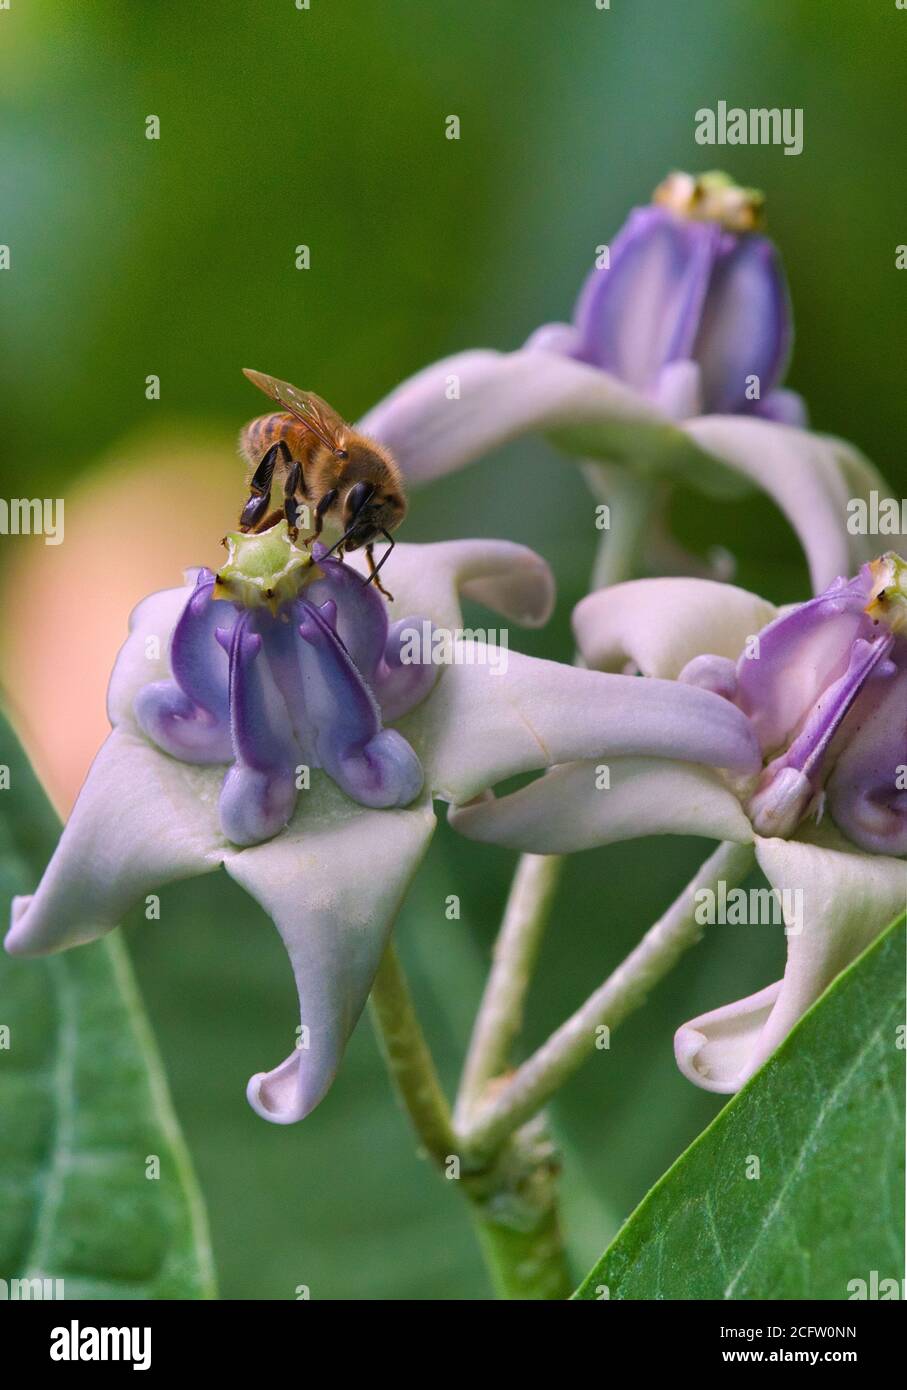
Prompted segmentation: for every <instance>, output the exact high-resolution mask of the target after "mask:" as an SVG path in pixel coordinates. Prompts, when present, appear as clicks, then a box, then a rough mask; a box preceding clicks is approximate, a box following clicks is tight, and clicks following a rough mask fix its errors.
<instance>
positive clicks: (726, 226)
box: [362, 174, 884, 592]
mask: <svg viewBox="0 0 907 1390" xmlns="http://www.w3.org/2000/svg"><path fill="white" fill-rule="evenodd" d="M760 210H761V204H760V203H759V201H758V197H757V195H754V194H753V193H752V191H751V190H744V189H739V188H737V187H736V186H735V185H733V184H732V183H731V182H730V180H728V179H726V178H725V177H724V176H722V175H714V174H713V175H703V176H700V177H699V178H698V179H694V178H692V177H691V176H689V175H686V174H674V175H671V177H670V178H669V179H668V180H667V181H666V182H665V183H664V184H663V185H662V186H661V188H660V189H658V190H656V194H655V203H654V205H652V206H650V207H643V208H637V209H635V210H634V211H633V212H632V213H631V214H630V217H629V219H628V220H627V222H626V223H625V225H624V227H623V228H622V230H621V231H620V232H619V233H618V235H617V236H616V237H615V238H614V240H613V242H612V244H611V247H610V256H609V264H608V265H607V266H602V268H600V269H594V270H593V271H592V272H591V273H590V275H589V277H588V279H587V281H586V283H585V285H584V287H583V290H582V292H581V294H580V297H579V301H578V303H577V307H576V312H575V315H574V320H573V322H572V323H570V324H563V323H561V324H546V325H545V326H543V327H542V328H539V329H538V330H536V332H535V333H533V334H532V335H531V336H530V338H529V340H528V342H527V343H526V344H525V346H524V347H522V348H520V349H518V350H517V351H515V352H503V353H502V352H495V351H489V350H474V351H468V352H463V353H458V354H456V355H454V356H452V357H448V358H445V359H443V360H442V361H440V362H436V363H434V364H433V365H431V366H429V367H426V368H425V369H424V370H423V371H421V372H418V373H417V374H416V375H415V376H413V377H411V378H410V379H409V380H408V381H405V382H403V383H402V385H400V386H398V387H397V388H396V390H394V391H392V392H391V394H390V395H389V396H387V397H386V398H385V399H384V400H383V401H381V402H379V403H378V405H376V406H374V407H373V408H372V410H370V411H369V412H368V414H367V415H366V416H365V418H364V419H363V421H362V429H363V430H364V431H365V432H366V433H368V434H369V435H371V436H373V437H374V438H376V439H379V440H381V442H382V443H383V444H385V445H386V446H387V447H388V448H390V449H391V450H393V452H394V454H395V456H396V457H397V459H398V461H399V462H400V464H401V466H402V467H403V470H404V472H405V473H406V474H407V476H408V477H409V478H410V479H411V480H413V481H415V482H422V481H429V480H431V479H432V478H436V477H439V476H441V475H443V474H445V473H449V472H451V471H453V470H455V469H458V468H462V467H464V466H466V465H467V464H469V463H472V462H474V461H475V460H476V459H478V458H480V457H482V456H483V455H484V454H486V453H488V452H490V451H492V450H494V449H496V448H498V447H499V446H501V445H503V444H505V443H507V442H508V441H510V440H513V439H516V438H519V437H521V436H523V435H526V434H529V433H533V432H536V431H537V432H540V433H542V434H545V435H547V436H548V437H549V438H550V439H551V440H552V441H553V442H554V443H555V444H557V445H558V446H559V447H560V448H562V449H564V450H565V451H566V452H568V453H570V454H573V455H575V456H577V457H579V458H582V459H584V460H586V461H592V462H593V464H597V465H598V466H599V469H601V467H602V466H607V467H609V468H610V467H611V466H616V467H618V468H621V467H622V468H625V469H629V470H633V471H635V472H637V473H639V474H641V475H643V476H645V477H648V478H650V479H671V478H675V477H679V478H681V479H683V480H684V481H686V482H687V483H689V484H691V485H693V486H695V487H697V488H700V489H702V490H704V491H705V492H707V493H712V494H714V495H717V496H728V495H739V494H740V492H741V491H743V492H745V491H746V490H747V489H748V488H749V487H750V486H751V485H755V486H756V487H759V488H762V489H763V490H764V491H765V492H767V493H768V494H769V496H771V497H772V498H773V499H774V501H775V502H776V503H777V505H778V507H779V508H780V509H781V511H782V512H783V513H784V515H785V516H786V517H787V519H788V521H789V522H790V524H791V526H792V527H793V529H794V531H795V532H796V533H797V535H798V537H799V538H800V541H801V544H802V546H803V549H804V551H805V554H806V557H807V560H808V562H809V567H810V573H811V577H812V581H813V585H814V588H815V590H816V591H817V592H818V591H821V590H822V589H823V588H825V587H826V586H827V585H828V584H829V583H830V582H831V580H832V579H833V578H834V577H835V575H837V574H841V573H850V572H852V571H853V570H854V569H855V568H857V567H858V566H859V565H860V564H862V563H864V562H865V561H866V560H868V559H870V558H871V551H870V549H869V548H868V543H867V541H866V539H865V538H863V537H859V536H852V535H851V534H850V533H849V531H848V529H847V504H848V501H850V500H851V499H852V498H853V497H868V495H869V493H870V491H871V490H872V489H873V488H876V489H879V488H880V487H881V488H882V489H884V483H883V482H882V480H881V479H880V477H879V475H878V473H877V472H876V471H875V469H874V468H873V467H872V466H871V465H870V464H869V463H868V462H867V460H866V459H865V458H863V457H862V455H860V454H859V453H858V452H857V451H856V450H855V449H853V448H852V447H851V446H850V445H849V444H846V443H844V442H843V441H842V440H839V439H834V438H831V437H828V436H824V435H818V434H814V433H811V432H809V431H807V430H806V429H803V428H801V426H802V425H804V424H805V419H806V415H805V409H804V407H803V404H802V402H801V401H800V398H799V397H798V396H795V395H794V394H793V393H792V392H790V391H787V390H785V389H783V388H782V386H781V384H780V383H781V381H782V380H783V376H784V371H785V368H786V365H787V360H788V356H789V353H790V346H791V342H792V336H793V329H792V319H791V311H790V303H789V296H788V291H787V284H786V280H785V277H784V272H783V270H782V267H781V263H780V260H779V257H778V253H777V250H776V248H775V246H774V245H773V243H772V242H771V241H770V240H768V239H767V238H766V237H765V236H764V235H762V234H760V233H759V232H758V231H757V230H754V228H755V227H756V226H757V225H758V214H759V212H760ZM609 476H610V475H609V474H606V475H605V480H606V481H605V486H604V488H603V491H604V492H605V493H607V492H608V486H609V484H608V483H607V478H608V477H609ZM597 490H598V489H597Z"/></svg>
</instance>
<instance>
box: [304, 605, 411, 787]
mask: <svg viewBox="0 0 907 1390" xmlns="http://www.w3.org/2000/svg"><path fill="white" fill-rule="evenodd" d="M296 613H297V615H298V617H299V633H300V636H301V637H302V639H303V641H304V642H306V643H307V644H308V647H309V652H308V653H307V654H306V658H305V660H304V661H303V668H302V669H303V683H304V694H305V702H306V708H307V709H308V711H309V712H310V715H311V719H312V725H313V728H314V730H315V746H316V753H317V758H318V762H319V764H320V765H321V767H323V768H324V769H325V771H326V772H327V773H329V775H330V776H331V777H332V778H333V779H334V781H335V782H336V783H337V784H338V786H340V787H342V788H343V790H344V791H345V792H346V793H347V795H348V796H351V797H352V798H353V799H354V800H355V801H358V802H359V803H360V805H363V806H374V807H383V806H407V805H409V803H410V802H411V801H413V800H414V799H415V797H416V796H418V794H419V792H420V790H421V788H422V782H423V775H422V766H421V764H420V762H419V759H418V758H417V757H416V754H415V753H414V752H413V750H412V748H411V747H410V746H409V744H408V743H407V742H406V740H405V739H404V738H403V736H402V735H401V734H398V733H397V732H396V730H393V729H382V728H381V715H380V710H379V708H378V705H377V703H376V701H375V698H374V696H373V695H372V693H371V692H370V691H369V689H368V687H367V686H366V685H365V683H364V681H363V680H362V677H361V676H360V675H359V672H358V671H357V669H356V667H355V665H354V664H353V661H352V659H351V657H350V654H349V652H348V651H347V650H346V648H345V647H344V645H343V643H342V642H341V641H340V639H339V637H338V636H337V633H336V632H335V631H334V630H333V628H332V627H331V625H330V623H329V622H328V621H327V620H326V619H325V617H324V615H323V614H322V612H321V610H320V609H318V608H315V607H314V606H313V605H312V604H310V603H307V602H306V601H304V600H303V601H300V602H299V603H298V604H297V605H296Z"/></svg>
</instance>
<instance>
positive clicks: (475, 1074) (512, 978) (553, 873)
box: [455, 854, 564, 1127]
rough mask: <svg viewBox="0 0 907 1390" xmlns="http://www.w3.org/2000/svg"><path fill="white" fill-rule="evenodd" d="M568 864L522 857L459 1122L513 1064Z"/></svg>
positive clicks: (550, 857) (472, 1047) (466, 1074)
mask: <svg viewBox="0 0 907 1390" xmlns="http://www.w3.org/2000/svg"><path fill="white" fill-rule="evenodd" d="M563 864H564V860H563V856H561V855H559V854H524V855H522V856H521V857H520V861H519V864H518V865H517V870H516V874H515V875H514V879H513V884H512V886H511V889H510V896H509V897H508V899H507V907H506V908H505V911H504V919H503V921H502V923H501V930H500V932H499V933H498V939H497V941H496V943H495V948H494V961H493V964H492V967H491V972H490V974H489V977H488V983H487V985H486V986H485V993H484V995H483V998H482V1003H481V1006H480V1008H479V1013H478V1016H477V1018H476V1023H475V1027H474V1029H473V1034H472V1039H471V1041H470V1044H469V1052H468V1054H467V1057H466V1064H465V1066H464V1068H463V1076H462V1079H461V1081H460V1090H459V1094H458V1096H457V1108H456V1112H455V1113H456V1121H457V1125H458V1126H459V1127H462V1126H463V1125H465V1124H466V1123H467V1121H468V1118H469V1114H470V1112H471V1110H472V1109H473V1108H474V1107H475V1105H476V1104H478V1102H479V1101H480V1099H481V1097H482V1094H483V1092H484V1090H485V1087H486V1086H487V1085H488V1083H489V1081H491V1080H492V1079H493V1078H494V1077H496V1076H500V1074H501V1072H503V1071H505V1070H506V1068H507V1065H508V1062H509V1059H510V1048H511V1045H512V1043H513V1041H514V1039H515V1038H516V1036H517V1034H518V1033H519V1031H520V1028H521V1027H522V1023H523V1002H524V1000H525V997H526V992H527V990H528V988H529V981H530V979H531V977H532V971H533V969H534V967H535V962H536V959H537V957H538V952H539V947H540V946H541V942H542V936H543V934H544V931H545V926H546V924H547V922H548V917H549V913H550V911H551V905H552V903H553V901H554V895H555V892H556V890H557V885H558V881H559V879H560V876H561V870H562V868H563Z"/></svg>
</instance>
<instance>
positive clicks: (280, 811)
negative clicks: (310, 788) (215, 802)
mask: <svg viewBox="0 0 907 1390" xmlns="http://www.w3.org/2000/svg"><path fill="white" fill-rule="evenodd" d="M253 621H254V619H253V615H252V614H250V613H243V614H242V615H241V616H240V618H239V620H238V621H237V623H236V624H235V626H234V628H233V631H232V633H231V634H224V635H223V636H221V634H220V633H218V637H219V639H220V640H221V641H222V642H223V643H224V644H225V645H226V644H227V643H229V652H230V710H231V718H232V732H233V751H234V754H235V758H236V761H235V763H234V765H233V767H232V768H230V770H229V772H228V773H227V775H226V777H225V778H224V785H223V789H222V791H221V797H220V820H221V825H222V826H223V831H224V834H225V835H226V836H227V838H228V839H230V840H232V841H233V843H234V844H237V845H253V844H258V843H259V842H260V841H262V840H266V839H269V838H270V837H271V836H272V835H276V834H277V832H278V831H279V830H280V829H282V827H283V826H285V825H286V823H287V821H288V820H289V819H290V816H291V815H292V814H293V809H294V807H295V805H296V776H295V772H296V764H297V762H298V761H299V750H298V748H297V746H296V744H295V742H294V741H293V739H292V737H291V735H290V730H289V721H288V719H287V711H286V706H285V704H284V702H283V699H282V697H281V695H280V692H279V691H278V690H277V687H276V685H275V684H274V680H273V677H272V676H271V674H270V670H269V668H268V664H267V662H266V661H265V660H263V659H260V653H261V646H262V639H261V636H260V634H259V633H258V632H256V631H254V630H253Z"/></svg>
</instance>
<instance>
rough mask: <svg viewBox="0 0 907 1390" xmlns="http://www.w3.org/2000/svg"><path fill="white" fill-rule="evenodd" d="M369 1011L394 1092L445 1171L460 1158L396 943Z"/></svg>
mask: <svg viewBox="0 0 907 1390" xmlns="http://www.w3.org/2000/svg"><path fill="white" fill-rule="evenodd" d="M369 1007H370V1009H371V1012H372V1018H373V1021H374V1024H375V1028H376V1030H377V1033H378V1039H379V1041H380V1044H381V1050H382V1052H383V1054H384V1060H385V1062H386V1064H387V1069H388V1071H389V1072H390V1076H391V1080H392V1081H393V1083H394V1088H395V1090H396V1091H397V1094H398V1096H399V1098H400V1101H401V1103H402V1105H403V1107H404V1109H405V1110H406V1113H407V1114H408V1115H409V1118H410V1120H411V1121H412V1124H413V1127H414V1129H415V1131H416V1133H417V1134H418V1136H419V1139H420V1140H421V1142H422V1146H423V1148H424V1150H425V1152H426V1154H427V1155H428V1156H429V1158H431V1159H432V1160H433V1161H434V1162H435V1163H436V1164H438V1166H439V1167H441V1168H443V1167H444V1165H445V1163H446V1162H447V1161H448V1159H449V1158H450V1157H451V1156H452V1155H455V1154H456V1153H457V1152H458V1146H457V1141H456V1139H455V1138H454V1132H453V1126H452V1123H451V1115H450V1107H449V1106H448V1104H447V1098H446V1096H445V1095H444V1092H443V1090H442V1088H441V1082H440V1081H439V1079H438V1073H437V1071H436V1070H435V1064H434V1061H433V1059H432V1055H431V1053H430V1052H429V1050H428V1044H427V1043H426V1041H425V1037H424V1034H423V1032H422V1028H421V1025H420V1023H419V1020H418V1018H417V1016H416V1010H415V1006H414V1004H413V1000H412V995H411V994H410V992H409V985H408V984H407V982H406V975H405V974H404V971H403V966H402V965H401V963H400V957H399V956H398V955H397V952H396V950H395V948H394V945H393V943H392V942H389V943H388V946H387V949H386V950H385V952H384V955H383V957H382V960H381V964H380V966H379V967H378V974H377V975H376V977H375V983H374V985H373V986H372V993H371V997H370V999H369Z"/></svg>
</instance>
